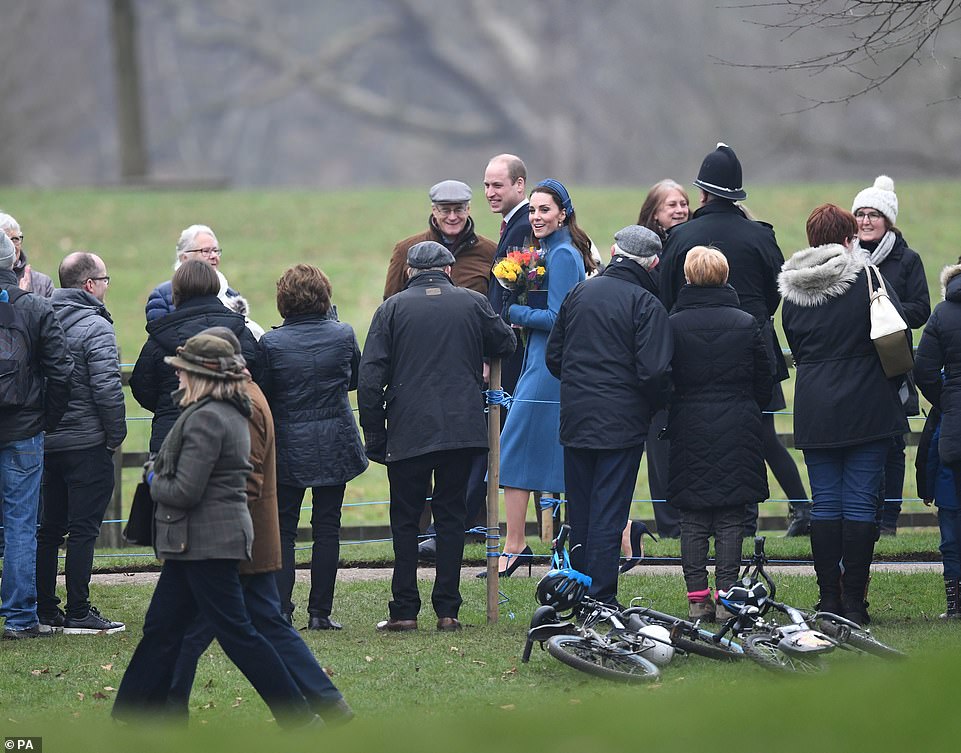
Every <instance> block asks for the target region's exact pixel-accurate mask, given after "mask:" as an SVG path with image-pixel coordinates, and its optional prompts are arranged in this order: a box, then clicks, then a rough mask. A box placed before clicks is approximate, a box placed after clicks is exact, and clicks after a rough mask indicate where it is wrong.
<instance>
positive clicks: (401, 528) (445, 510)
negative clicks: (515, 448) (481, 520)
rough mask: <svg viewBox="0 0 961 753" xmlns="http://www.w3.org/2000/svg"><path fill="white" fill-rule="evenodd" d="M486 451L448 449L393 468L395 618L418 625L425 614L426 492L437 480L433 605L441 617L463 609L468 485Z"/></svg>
mask: <svg viewBox="0 0 961 753" xmlns="http://www.w3.org/2000/svg"><path fill="white" fill-rule="evenodd" d="M479 452H484V450H480V449H473V448H472V449H465V450H442V451H440V452H430V453H427V454H426V455H418V456H417V457H414V458H408V459H407V460H398V461H395V462H393V463H388V464H387V479H388V481H389V482H390V530H391V535H392V536H393V539H394V575H393V578H392V580H391V593H392V594H393V599H392V600H391V602H390V604H389V609H390V616H391V618H392V619H395V620H413V619H416V617H417V614H418V613H419V612H420V605H421V601H420V592H419V591H418V590H417V535H418V532H419V527H418V523H419V521H420V515H421V513H422V512H423V509H424V489H425V488H427V486H428V484H429V483H430V479H431V476H433V478H434V492H433V500H432V502H431V510H432V512H433V514H434V527H435V528H436V530H437V559H436V563H435V567H436V570H437V576H436V578H435V580H434V590H433V592H432V594H431V603H432V605H433V607H434V612H435V613H436V614H437V616H438V617H457V613H458V611H459V610H460V605H461V596H460V569H461V564H462V563H463V560H464V527H465V520H466V517H467V480H468V477H469V476H470V470H471V464H472V463H473V461H474V457H475V456H476V455H477V454H478V453H479Z"/></svg>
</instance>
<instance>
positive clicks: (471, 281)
mask: <svg viewBox="0 0 961 753" xmlns="http://www.w3.org/2000/svg"><path fill="white" fill-rule="evenodd" d="M428 195H429V196H430V202H431V215H430V219H429V221H428V227H427V232H424V233H418V234H417V235H412V236H411V237H410V238H404V240H402V241H401V242H400V243H398V244H397V245H396V246H394V252H393V254H391V257H390V264H389V265H388V266H387V281H386V283H385V284H384V300H385V301H386V300H387V299H388V298H390V297H391V296H392V295H394V293H399V292H400V291H401V290H403V289H404V286H406V285H407V277H408V275H407V271H408V269H409V267H408V266H407V252H408V251H409V250H410V248H411V246H413V245H415V244H417V243H421V242H422V241H436V242H437V243H440V244H441V245H442V246H444V247H445V248H446V249H447V250H448V251H450V252H451V254H453V255H454V260H455V261H456V264H454V265H453V267H452V269H453V273H452V275H451V277H452V279H453V280H454V284H455V285H456V286H457V287H459V288H470V289H471V290H476V291H477V292H478V293H480V294H482V295H487V282H488V280H489V279H490V274H491V267H493V266H494V254H495V252H496V251H497V244H496V243H494V241H491V240H488V239H487V238H484V237H483V236H480V235H477V234H476V233H475V232H474V220H473V218H472V217H471V216H470V200H471V190H470V186H468V185H467V184H466V183H461V182H460V181H459V180H443V181H441V182H440V183H437V184H436V185H434V186H432V187H431V189H430V192H429V194H428Z"/></svg>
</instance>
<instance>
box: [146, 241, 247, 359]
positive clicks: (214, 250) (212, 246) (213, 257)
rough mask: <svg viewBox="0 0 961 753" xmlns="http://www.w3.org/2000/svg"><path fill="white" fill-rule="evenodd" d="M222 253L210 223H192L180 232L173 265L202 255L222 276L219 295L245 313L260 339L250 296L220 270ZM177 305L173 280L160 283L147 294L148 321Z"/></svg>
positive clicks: (224, 302) (167, 312)
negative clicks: (252, 315) (232, 285)
mask: <svg viewBox="0 0 961 753" xmlns="http://www.w3.org/2000/svg"><path fill="white" fill-rule="evenodd" d="M223 253H224V251H223V249H222V248H221V246H220V242H219V241H218V240H217V236H216V235H215V234H214V231H213V230H211V229H210V227H208V226H207V225H191V226H190V227H187V228H184V230H183V232H182V233H181V234H180V239H179V240H178V241H177V247H176V249H175V250H174V254H175V257H176V260H175V261H174V269H175V270H176V269H177V268H178V267H179V266H180V265H181V264H183V263H184V262H185V261H187V260H188V259H199V260H200V261H204V262H206V263H207V264H209V265H210V266H211V267H213V268H214V271H215V272H216V273H217V278H218V279H219V280H220V293H219V294H218V296H217V297H218V298H220V300H221V301H222V302H223V304H224V306H226V307H227V308H228V309H230V310H231V311H236V312H237V313H238V314H242V315H243V317H244V319H245V320H246V321H247V327H248V329H250V331H251V332H252V333H253V335H254V337H255V338H257V339H258V340H259V339H260V336H261V335H263V334H264V330H263V328H262V327H261V326H260V325H259V324H257V323H256V322H255V321H253V320H252V319H250V317H249V316H248V314H249V311H250V307H249V306H248V305H247V299H246V298H244V297H243V296H242V295H240V293H238V292H237V291H236V290H234V289H233V288H231V287H230V286H229V285H228V284H227V278H226V277H225V276H224V274H223V272H221V271H220V257H221V256H223ZM175 309H176V307H175V306H174V302H173V285H172V284H171V281H170V280H167V281H166V282H162V283H160V284H159V285H158V286H157V287H155V288H154V289H153V291H152V292H151V293H150V295H149V296H148V297H147V306H146V308H145V314H146V316H147V321H148V322H152V321H153V320H154V319H159V318H160V317H162V316H166V315H167V314H169V313H170V312H172V311H174V310H175Z"/></svg>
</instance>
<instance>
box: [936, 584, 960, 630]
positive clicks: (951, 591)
mask: <svg viewBox="0 0 961 753" xmlns="http://www.w3.org/2000/svg"><path fill="white" fill-rule="evenodd" d="M959 591H961V580H958V579H957V578H945V579H944V597H945V601H946V602H947V605H948V608H947V610H946V611H945V613H944V614H942V615H941V619H942V620H961V594H959Z"/></svg>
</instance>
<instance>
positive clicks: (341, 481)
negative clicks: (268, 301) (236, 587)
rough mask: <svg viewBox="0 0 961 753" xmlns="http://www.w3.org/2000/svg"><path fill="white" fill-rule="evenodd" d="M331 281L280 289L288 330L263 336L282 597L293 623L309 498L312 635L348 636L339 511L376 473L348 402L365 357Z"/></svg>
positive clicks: (288, 277)
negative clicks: (349, 493) (337, 607)
mask: <svg viewBox="0 0 961 753" xmlns="http://www.w3.org/2000/svg"><path fill="white" fill-rule="evenodd" d="M330 294H331V286H330V280H329V279H327V275H325V274H324V273H323V272H322V271H320V270H319V269H317V268H316V267H312V266H310V265H309V264H298V265H297V266H295V267H292V268H291V269H288V270H287V271H286V272H284V274H283V276H282V277H281V278H280V279H279V280H278V281H277V310H278V311H279V312H280V315H281V316H283V317H284V323H283V324H282V325H281V326H280V327H277V328H276V329H273V330H271V331H270V332H267V333H266V334H264V336H263V337H262V338H261V339H260V352H261V354H262V361H263V363H264V375H263V379H262V382H261V387H262V388H263V391H264V394H265V395H266V396H267V401H268V402H269V403H270V410H271V412H272V413H273V414H274V431H275V434H276V440H277V505H278V508H279V512H280V542H281V561H282V567H281V570H280V571H279V572H278V573H277V590H278V591H279V592H280V599H281V604H282V605H283V608H284V611H285V612H287V614H289V615H292V614H293V610H294V607H293V604H292V603H291V601H290V595H291V592H292V591H293V588H294V540H295V539H296V537H297V525H298V523H299V522H300V508H301V504H302V503H303V501H304V492H305V491H306V490H307V489H308V488H310V489H311V495H312V502H311V516H310V528H311V533H312V536H313V542H314V544H313V551H312V553H311V560H310V596H309V597H308V599H307V612H308V614H309V615H310V620H309V622H308V624H307V627H308V629H310V630H340V628H341V626H340V625H339V624H338V623H337V622H335V621H334V620H332V619H331V618H330V613H331V611H332V609H333V601H334V582H335V581H336V580H337V566H338V563H339V560H340V544H339V542H340V511H341V507H342V506H343V503H344V491H345V490H346V485H347V482H348V481H350V480H351V479H352V478H355V477H356V476H359V475H360V474H361V473H363V472H364V470H365V469H366V468H367V456H366V455H365V454H364V447H363V444H362V443H361V441H360V432H359V431H358V429H357V422H356V421H355V420H354V415H353V413H352V412H351V408H350V402H349V401H348V399H347V393H348V392H349V391H350V390H356V389H357V367H358V366H359V365H360V347H359V346H358V345H357V338H356V337H355V336H354V330H353V329H352V328H351V326H350V325H349V324H345V323H344V322H339V321H337V313H336V311H335V310H334V307H333V306H332V305H331V302H330Z"/></svg>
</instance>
